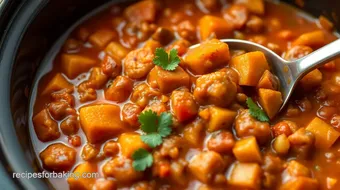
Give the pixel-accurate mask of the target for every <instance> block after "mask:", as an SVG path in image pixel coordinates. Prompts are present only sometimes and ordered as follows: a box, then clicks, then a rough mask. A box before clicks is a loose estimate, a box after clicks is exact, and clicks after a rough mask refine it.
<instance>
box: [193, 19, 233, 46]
mask: <svg viewBox="0 0 340 190" xmlns="http://www.w3.org/2000/svg"><path fill="white" fill-rule="evenodd" d="M198 24H199V29H200V35H201V40H202V41H203V40H206V39H208V38H209V37H210V36H211V35H213V34H215V35H216V37H217V38H225V37H229V36H230V35H231V32H232V31H233V25H232V24H231V23H228V22H227V21H226V20H224V19H222V18H220V17H215V16H210V15H206V16H203V17H202V18H201V19H200V20H199V23H198Z"/></svg>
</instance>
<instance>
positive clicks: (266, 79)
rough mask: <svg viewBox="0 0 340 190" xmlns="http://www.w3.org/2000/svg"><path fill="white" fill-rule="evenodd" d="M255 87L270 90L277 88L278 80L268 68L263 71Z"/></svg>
mask: <svg viewBox="0 0 340 190" xmlns="http://www.w3.org/2000/svg"><path fill="white" fill-rule="evenodd" d="M257 88H266V89H271V90H278V88H279V81H278V79H277V78H276V76H274V75H273V74H272V73H271V72H270V71H269V70H266V71H264V73H263V75H262V77H261V79H260V81H259V83H258V84H257Z"/></svg>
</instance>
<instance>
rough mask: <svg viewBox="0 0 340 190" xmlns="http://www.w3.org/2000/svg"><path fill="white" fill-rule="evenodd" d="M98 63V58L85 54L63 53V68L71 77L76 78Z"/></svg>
mask: <svg viewBox="0 0 340 190" xmlns="http://www.w3.org/2000/svg"><path fill="white" fill-rule="evenodd" d="M96 64H97V61H96V60H93V59H91V58H87V57H84V56H80V55H72V54H63V55H61V69H62V71H63V73H65V75H66V76H67V77H68V78H70V79H74V78H76V77H77V76H78V75H79V74H81V73H84V72H87V71H88V70H90V69H91V68H92V67H93V66H95V65H96Z"/></svg>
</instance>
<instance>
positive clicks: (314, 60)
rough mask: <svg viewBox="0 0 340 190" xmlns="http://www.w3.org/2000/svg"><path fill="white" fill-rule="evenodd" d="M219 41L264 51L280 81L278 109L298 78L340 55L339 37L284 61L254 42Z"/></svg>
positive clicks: (283, 104)
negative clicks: (279, 103)
mask: <svg viewBox="0 0 340 190" xmlns="http://www.w3.org/2000/svg"><path fill="white" fill-rule="evenodd" d="M220 41H222V42H224V43H227V44H228V46H229V48H230V49H234V50H245V51H247V52H250V51H261V52H263V53H264V55H265V56H266V59H267V60H268V62H269V63H270V67H271V68H272V71H273V74H274V75H276V76H277V77H278V79H279V81H280V88H279V90H280V92H281V94H282V99H283V103H282V105H281V107H280V110H279V111H281V110H282V109H283V108H284V107H285V105H286V104H287V102H288V100H289V98H290V96H291V95H292V93H293V91H294V89H295V87H296V86H297V84H298V82H299V80H301V78H302V77H303V76H305V75H306V74H307V73H309V72H310V71H312V70H313V69H315V68H317V67H320V66H322V65H323V64H325V63H327V62H328V61H330V60H331V59H333V58H335V57H337V56H339V55H340V39H338V40H335V41H334V42H332V43H330V44H328V45H326V46H324V47H322V48H320V49H318V50H316V51H314V52H312V53H311V54H309V55H307V56H305V57H303V58H300V59H297V60H294V61H286V60H284V59H282V58H281V57H280V56H279V55H277V54H276V53H274V52H273V51H272V50H270V49H268V48H266V47H264V46H262V45H260V44H257V43H254V42H250V41H246V40H237V39H221V40H220ZM199 45H200V44H196V45H193V46H191V47H190V48H195V47H197V46H199Z"/></svg>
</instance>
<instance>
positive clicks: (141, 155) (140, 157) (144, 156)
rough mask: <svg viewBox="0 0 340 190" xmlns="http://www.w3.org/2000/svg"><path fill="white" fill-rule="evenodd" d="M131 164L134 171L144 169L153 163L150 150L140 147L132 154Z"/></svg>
mask: <svg viewBox="0 0 340 190" xmlns="http://www.w3.org/2000/svg"><path fill="white" fill-rule="evenodd" d="M132 159H133V162H132V166H133V168H134V169H135V170H136V171H144V170H145V169H146V168H148V167H150V166H151V165H152V163H153V157H152V154H151V153H150V152H148V151H147V150H145V149H143V148H140V149H138V150H136V151H135V152H134V153H133V154H132Z"/></svg>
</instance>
